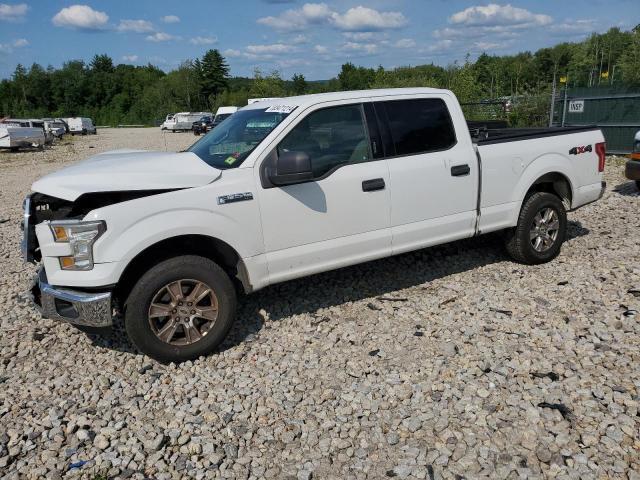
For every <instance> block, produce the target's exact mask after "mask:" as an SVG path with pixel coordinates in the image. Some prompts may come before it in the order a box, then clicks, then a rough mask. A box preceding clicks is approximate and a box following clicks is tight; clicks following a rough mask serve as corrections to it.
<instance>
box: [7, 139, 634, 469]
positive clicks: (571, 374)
mask: <svg viewBox="0 0 640 480" xmlns="http://www.w3.org/2000/svg"><path fill="white" fill-rule="evenodd" d="M193 140H194V137H193V136H192V135H190V134H166V136H163V135H162V134H160V133H159V131H158V130H157V129H147V130H102V131H100V132H99V134H98V135H97V136H95V137H93V136H90V137H79V138H75V139H74V140H73V141H72V142H69V143H64V144H61V145H57V146H54V147H53V148H52V149H50V150H47V151H45V152H28V153H18V154H9V153H1V154H0V169H1V171H2V174H1V175H0V192H1V193H0V194H1V197H0V199H1V202H0V261H1V263H0V267H1V268H0V304H1V305H2V307H3V309H2V311H3V312H4V313H3V315H1V316H0V384H1V386H0V477H2V478H45V477H46V478H79V477H82V478H108V477H119V478H127V477H128V478H144V477H147V478H158V479H163V478H184V477H195V478H217V477H222V478H292V479H310V478H316V479H317V478H322V479H325V478H327V479H347V478H384V477H397V478H427V479H438V478H462V477H465V478H479V477H491V478H518V477H527V478H551V477H553V478H586V479H588V478H620V479H630V480H638V479H640V416H639V413H638V403H639V402H638V400H639V392H640V354H639V349H638V346H639V345H640V325H639V319H640V315H638V314H637V311H638V310H640V249H639V248H638V241H639V239H640V233H639V231H640V230H639V227H640V213H639V212H640V204H639V203H638V202H639V201H640V199H639V198H638V194H637V192H636V190H635V187H634V186H633V185H632V184H631V183H630V182H627V181H626V180H625V179H624V177H623V174H622V172H623V167H622V159H619V158H618V159H616V158H609V159H608V165H607V174H606V176H607V181H608V184H609V187H608V189H607V192H606V194H605V197H604V199H603V200H601V201H599V202H597V203H595V204H592V205H589V206H587V207H585V208H582V209H580V210H578V211H577V212H574V213H571V214H570V215H569V218H570V227H569V239H568V241H567V243H565V245H564V247H563V250H562V254H561V255H560V257H559V258H558V259H556V260H555V261H553V262H552V263H549V264H546V265H540V266H534V267H528V266H522V265H518V264H516V263H514V262H512V261H510V260H509V258H508V257H507V256H506V255H505V253H504V251H503V249H502V247H501V244H500V240H499V237H498V236H497V235H490V236H487V237H482V238H479V239H473V240H465V241H462V242H456V243H453V244H450V245H446V246H441V247H436V248H431V249H428V250H423V251H419V252H416V253H411V254H406V255H402V256H399V257H395V258H391V259H385V260H381V261H376V262H371V263H367V264H364V265H360V266H356V267H352V268H348V269H343V270H339V271H336V272H331V273H325V274H321V275H317V276H315V277H313V278H310V279H303V280H298V281H292V282H288V283H285V284H282V285H277V286H273V287H269V288H267V289H265V290H263V291H261V292H258V293H256V294H254V295H251V296H249V297H247V298H246V299H245V300H244V301H243V302H242V306H241V309H240V313H239V321H238V322H237V326H236V327H235V328H234V330H233V332H232V335H231V338H230V340H229V341H228V342H227V344H226V345H225V347H224V348H223V350H222V351H221V352H220V353H217V354H214V355H211V356H210V357H208V358H203V359H200V360H198V361H195V362H187V363H184V364H182V365H178V366H175V365H169V366H163V365H159V364H156V363H154V362H152V361H150V360H149V359H148V358H146V357H144V356H143V355H140V354H138V353H136V352H135V351H133V350H132V348H131V347H130V346H129V345H128V344H127V342H126V341H125V340H124V338H123V335H122V331H121V329H119V328H116V329H115V331H114V333H113V334H112V336H111V337H107V338H103V337H92V336H88V335H85V334H83V333H81V332H79V331H78V330H76V329H75V328H73V327H72V326H69V325H66V324H62V323H56V322H53V321H50V320H43V319H41V318H40V316H39V315H38V314H37V313H36V311H35V310H34V309H33V308H32V307H30V306H29V305H28V303H27V300H26V297H25V295H24V291H25V289H26V288H27V285H28V282H29V279H30V277H31V275H32V274H33V272H34V268H33V267H32V266H25V265H23V264H22V263H21V259H20V258H19V240H20V232H19V221H20V217H21V211H20V208H21V207H20V205H21V201H22V198H23V196H24V195H25V194H26V193H27V192H28V191H29V186H30V184H31V183H32V181H34V180H35V179H36V178H38V177H40V176H42V175H43V174H45V173H48V172H50V171H52V170H56V169H58V168H60V167H62V166H64V165H65V164H68V163H70V162H73V161H76V160H79V159H82V158H84V157H86V156H87V155H89V154H92V153H96V152H98V151H104V150H108V149H114V148H122V147H139V148H155V149H162V150H163V149H165V141H166V148H167V149H170V150H171V149H173V150H176V149H182V148H184V147H186V146H187V145H189V144H190V143H191V142H193Z"/></svg>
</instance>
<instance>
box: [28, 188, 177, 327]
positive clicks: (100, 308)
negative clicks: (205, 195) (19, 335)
mask: <svg viewBox="0 0 640 480" xmlns="http://www.w3.org/2000/svg"><path fill="white" fill-rule="evenodd" d="M167 191H170V190H145V191H124V192H97V193H87V194H83V195H81V196H80V197H78V198H77V199H76V200H75V201H69V200H63V199H60V198H55V197H51V196H49V195H45V194H42V193H32V194H31V195H29V196H27V197H26V198H25V200H24V204H23V208H24V217H23V221H22V228H23V239H22V245H21V250H22V256H23V258H24V261H25V262H29V263H34V264H37V263H39V262H42V260H43V252H42V251H41V249H40V245H39V242H38V236H37V234H36V225H39V224H41V223H43V222H47V223H48V224H49V227H50V228H51V231H52V233H53V235H54V238H55V239H56V242H59V243H60V244H65V243H68V244H69V245H68V247H69V252H67V253H66V255H68V256H63V257H59V261H60V268H61V269H63V270H67V269H68V270H77V271H82V270H91V269H92V268H93V251H92V248H93V241H91V242H89V243H86V242H87V238H86V235H87V233H89V232H87V229H86V228H84V229H82V228H81V229H80V232H79V233H78V236H79V237H82V236H84V237H85V238H79V239H78V241H77V242H75V240H76V239H75V238H73V234H74V233H75V232H74V229H77V228H78V227H84V226H87V225H89V224H91V225H93V224H97V225H98V227H100V228H101V229H106V224H105V223H104V222H83V221H82V220H83V218H84V217H85V216H86V215H87V214H88V213H89V212H90V211H92V210H95V209H97V208H100V207H104V206H108V205H113V204H116V203H121V202H125V201H128V200H134V199H137V198H142V197H146V196H150V195H156V194H160V193H164V192H167ZM101 231H104V230H101ZM59 236H61V237H62V238H59ZM98 236H99V235H98ZM98 236H96V237H95V238H94V240H95V239H97V238H98ZM82 242H85V243H84V244H83V243H82ZM77 247H80V248H77ZM45 253H46V252H45ZM49 256H51V253H49V255H48V257H49ZM30 293H31V297H32V299H33V303H34V304H35V306H36V307H37V308H38V309H39V310H40V312H41V313H42V316H43V317H45V318H50V319H53V320H62V321H66V322H69V323H73V324H76V325H83V326H89V327H108V326H110V325H111V324H112V318H113V315H112V314H113V302H112V292H111V288H110V287H104V288H101V289H88V288H87V289H76V288H69V287H62V286H54V285H51V284H50V283H49V282H48V281H47V274H46V272H45V270H44V268H43V267H42V266H41V267H40V268H39V270H38V274H37V276H36V277H35V278H34V281H33V285H32V286H31V291H30Z"/></svg>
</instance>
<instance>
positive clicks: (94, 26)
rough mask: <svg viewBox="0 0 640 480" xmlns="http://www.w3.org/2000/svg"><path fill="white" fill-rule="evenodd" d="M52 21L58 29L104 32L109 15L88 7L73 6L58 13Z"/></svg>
mask: <svg viewBox="0 0 640 480" xmlns="http://www.w3.org/2000/svg"><path fill="white" fill-rule="evenodd" d="M51 21H52V22H53V24H54V25H55V26H56V27H67V28H74V29H77V30H102V29H104V28H105V27H106V25H107V22H108V21H109V15H107V14H106V13H104V12H99V11H97V10H94V9H93V8H91V7H89V6H88V5H71V6H70V7H65V8H63V9H62V10H60V11H59V12H58V13H56V14H55V16H54V17H53V18H52V19H51Z"/></svg>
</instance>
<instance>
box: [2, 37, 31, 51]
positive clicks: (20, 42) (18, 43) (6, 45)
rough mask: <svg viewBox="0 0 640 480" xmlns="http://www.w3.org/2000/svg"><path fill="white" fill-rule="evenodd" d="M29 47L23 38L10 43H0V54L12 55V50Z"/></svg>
mask: <svg viewBox="0 0 640 480" xmlns="http://www.w3.org/2000/svg"><path fill="white" fill-rule="evenodd" d="M27 45H29V41H28V40H27V39H25V38H18V39H17V40H14V41H13V42H11V43H0V52H2V53H13V49H14V48H21V47H26V46H27Z"/></svg>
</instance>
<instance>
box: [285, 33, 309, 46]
mask: <svg viewBox="0 0 640 480" xmlns="http://www.w3.org/2000/svg"><path fill="white" fill-rule="evenodd" d="M289 42H291V43H293V44H294V45H302V44H303V43H309V37H307V36H306V35H302V34H300V35H296V36H295V37H293V38H292V39H291V40H289Z"/></svg>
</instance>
